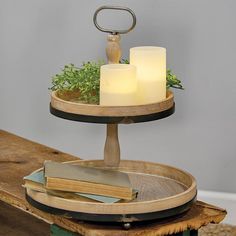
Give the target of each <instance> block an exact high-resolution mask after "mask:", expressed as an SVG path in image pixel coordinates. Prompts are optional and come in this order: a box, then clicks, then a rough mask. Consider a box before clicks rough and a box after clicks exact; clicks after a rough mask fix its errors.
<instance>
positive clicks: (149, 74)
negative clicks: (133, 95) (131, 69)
mask: <svg viewBox="0 0 236 236" xmlns="http://www.w3.org/2000/svg"><path fill="white" fill-rule="evenodd" d="M130 64H131V65H134V66H136V68H137V80H138V90H137V99H138V103H139V104H148V103H155V102H159V101H161V100H164V99H165V98H166V49H165V48H161V47H150V46H144V47H134V48H131V49H130Z"/></svg>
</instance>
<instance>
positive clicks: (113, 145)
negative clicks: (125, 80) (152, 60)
mask: <svg viewBox="0 0 236 236" xmlns="http://www.w3.org/2000/svg"><path fill="white" fill-rule="evenodd" d="M106 55H107V60H108V63H109V64H118V63H119V61H120V57H121V48H120V35H119V34H109V35H108V36H107V47H106ZM104 163H105V165H106V166H109V167H117V166H119V163H120V145H119V139H118V124H107V137H106V143H105V147H104Z"/></svg>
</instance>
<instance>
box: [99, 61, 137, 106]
mask: <svg viewBox="0 0 236 236" xmlns="http://www.w3.org/2000/svg"><path fill="white" fill-rule="evenodd" d="M136 91H137V79H136V67H135V66H133V65H128V64H108V65H103V66H101V71H100V105H102V106H130V105H136V103H137V102H136V97H135V96H136Z"/></svg>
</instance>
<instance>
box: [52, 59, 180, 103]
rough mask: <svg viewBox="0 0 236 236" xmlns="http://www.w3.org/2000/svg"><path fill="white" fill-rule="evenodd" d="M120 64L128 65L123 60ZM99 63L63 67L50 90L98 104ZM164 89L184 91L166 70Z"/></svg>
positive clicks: (101, 63) (175, 77) (100, 62)
mask: <svg viewBox="0 0 236 236" xmlns="http://www.w3.org/2000/svg"><path fill="white" fill-rule="evenodd" d="M121 63H124V64H129V61H128V60H125V59H123V60H122V61H121ZM103 64H104V62H103V61H99V62H86V63H83V65H82V66H81V67H80V68H78V67H76V66H75V65H74V64H69V65H65V67H64V69H63V70H62V71H61V73H60V74H57V75H55V76H53V77H52V87H51V88H50V89H51V90H53V91H54V90H58V91H76V90H77V91H79V94H80V96H79V100H80V101H81V102H84V103H91V104H99V90H100V67H101V66H102V65H103ZM166 87H167V89H168V88H177V89H184V88H183V86H182V84H181V81H180V80H179V79H178V78H177V76H176V75H175V74H173V72H172V71H171V70H170V69H168V70H167V73H166Z"/></svg>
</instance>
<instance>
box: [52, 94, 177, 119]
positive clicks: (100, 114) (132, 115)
mask: <svg viewBox="0 0 236 236" xmlns="http://www.w3.org/2000/svg"><path fill="white" fill-rule="evenodd" d="M174 110H175V104H174V96H173V93H172V92H171V91H168V92H167V97H166V99H165V100H163V101H161V102H158V103H152V104H145V105H138V106H101V105H92V104H83V103H78V102H74V101H73V97H72V96H68V94H66V95H64V96H63V95H61V94H60V95H59V94H58V92H57V91H54V92H52V94H51V104H50V112H51V113H52V114H53V115H55V116H58V117H61V118H64V119H68V120H74V121H82V122H89V123H105V124H116V123H123V124H130V123H139V122H147V121H152V120H158V119H162V118H165V117H167V116H170V115H171V114H173V113H174Z"/></svg>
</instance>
